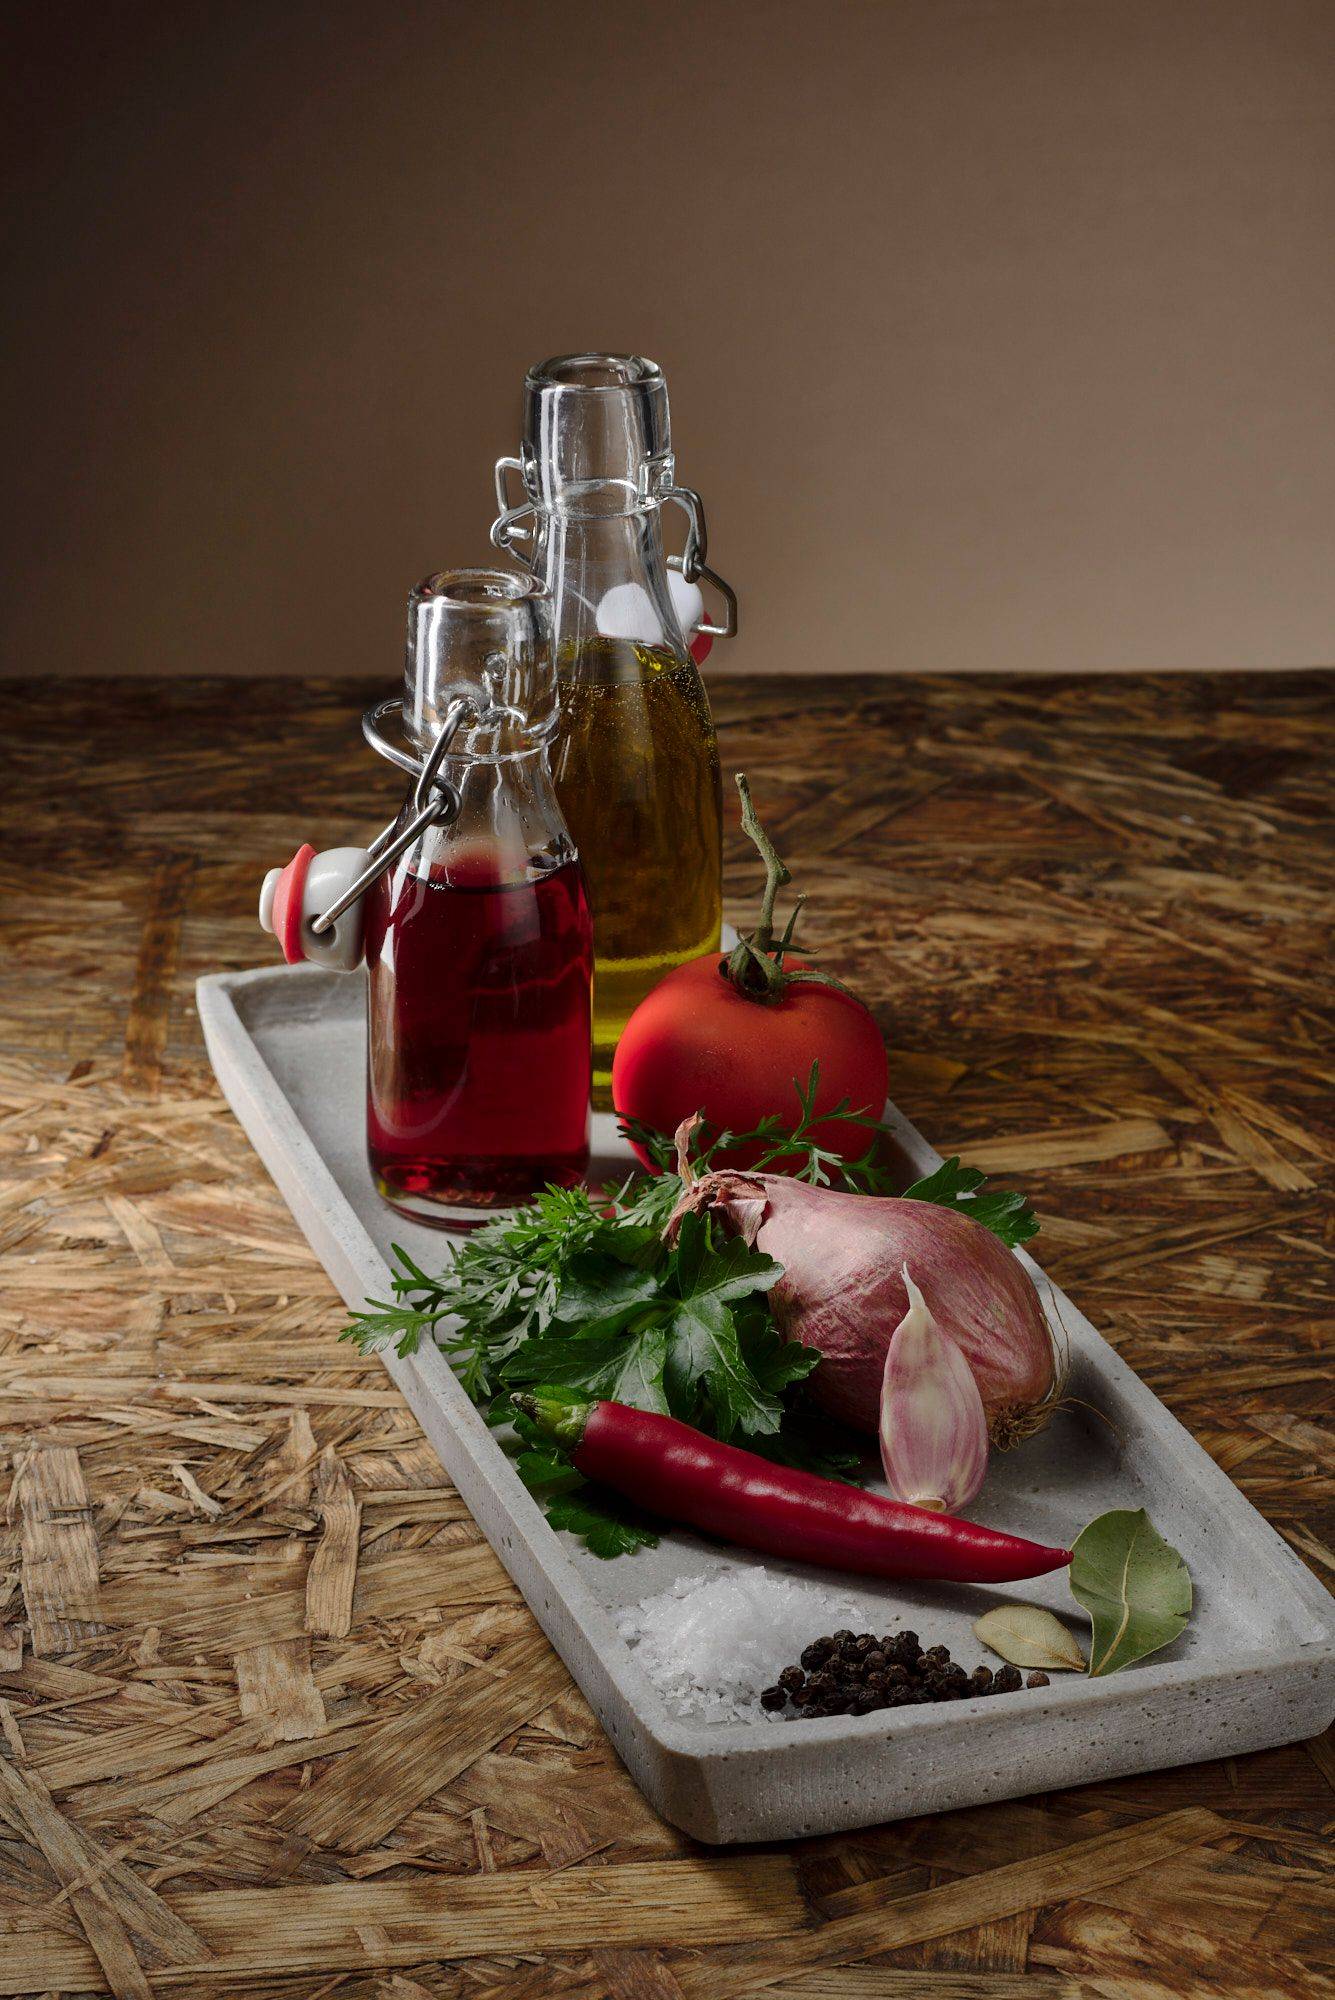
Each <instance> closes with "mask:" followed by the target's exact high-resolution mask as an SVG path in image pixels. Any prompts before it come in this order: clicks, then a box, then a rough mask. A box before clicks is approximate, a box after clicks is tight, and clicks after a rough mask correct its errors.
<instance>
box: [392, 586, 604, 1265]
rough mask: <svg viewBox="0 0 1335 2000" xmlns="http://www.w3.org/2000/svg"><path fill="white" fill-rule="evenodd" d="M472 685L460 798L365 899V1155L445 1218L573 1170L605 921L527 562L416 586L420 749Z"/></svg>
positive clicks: (445, 767) (457, 789)
mask: <svg viewBox="0 0 1335 2000" xmlns="http://www.w3.org/2000/svg"><path fill="white" fill-rule="evenodd" d="M461 699H462V700H465V701H467V702H468V703H469V704H470V706H469V708H468V711H467V717H466V721H465V722H464V723H463V724H462V725H461V726H459V727H458V729H457V731H456V734H455V735H454V736H453V738H452V739H451V741H450V743H449V745H448V747H447V750H446V752H445V754H444V756H443V759H442V761H441V763H440V765H439V767H438V776H439V778H440V779H441V780H443V781H444V786H445V787H446V788H447V789H446V790H445V791H444V792H443V793H442V796H443V797H444V798H445V799H446V800H448V801H449V802H450V803H451V804H453V803H454V802H455V801H457V810H456V811H455V812H454V813H453V816H452V817H450V818H448V819H447V820H445V821H442V822H437V823H435V824H432V825H429V826H428V827H426V829H425V830H424V832H423V833H422V834H421V835H420V837H419V838H418V839H417V840H416V841H415V842H414V843H413V844H412V845H411V846H410V847H408V848H407V850H406V851H405V852H404V853H403V854H402V855H401V856H400V857H399V859H398V860H397V861H396V862H395V863H394V864H393V866H392V867H390V868H389V869H388V870H387V871H386V872H385V873H384V874H382V875H381V876H380V877H379V879H378V880H377V881H375V882H374V883H373V884H372V885H371V887H370V888H369V889H368V890H367V892H366V899H365V901H366V909H365V951H366V965H367V974H368V983H367V1006H368V1036H367V1045H368V1060H367V1148H368V1152H369V1156H370V1163H371V1171H372V1174H373V1176H374V1179H375V1184H376V1187H377V1189H378V1191H379V1193H380V1194H381V1195H382V1197H383V1198H384V1199H385V1200H386V1201H387V1202H389V1204H390V1205H391V1206H392V1207H393V1208H396V1209H398V1210H399V1211H400V1212H401V1213H402V1214H405V1215H410V1216H412V1217H413V1218H414V1219H416V1220H418V1221H422V1222H434V1223H439V1224H441V1225H443V1226H445V1227H460V1226H465V1227H466V1226H468V1225H469V1224H471V1223H475V1222H477V1221H478V1220H480V1219H482V1213H485V1211H487V1210H489V1209H494V1208H498V1207H505V1206H509V1205H510V1204H512V1203H516V1202H521V1201H524V1200H527V1199H528V1198H530V1197H531V1196H532V1195H534V1194H535V1193H537V1192H538V1191H539V1190H540V1189H541V1188H543V1187H544V1186H546V1185H547V1184H548V1183H549V1182H555V1183H557V1184H558V1185H560V1186H570V1185H573V1184H574V1183H575V1182H577V1181H578V1180H579V1179H580V1178H581V1177H582V1175H583V1173H584V1169H585V1167H586V1165H587V1162H588V1143H589V1087H590V980H591V974H592V933H591V927H590V920H589V911H588V903H587V899H586V895H585V888H584V881H583V875H582V871H581V868H580V863H579V856H578V852H577V849H576V846H575V843H574V841H573V840H572V839H571V837H570V833H569V831H568V829H567V827H566V823H565V820H564V818H563V817H562V814H561V809H560V807H559V805H558V804H557V800H556V794H555V792H554V790H553V787H552V782H551V773H550V770H549V767H548V755H549V750H550V743H551V737H552V734H553V731H554V729H555V727H556V723H557V719H558V702H557V697H556V688H555V681H554V677H553V675H552V668H551V607H550V600H549V599H548V596H547V593H546V592H545V591H544V590H543V589H542V587H541V586H540V585H539V584H538V583H537V582H536V581H535V580H534V579H533V578H531V577H527V576H524V575H516V574H506V573H503V572H501V571H495V570H445V571H442V572H440V573H439V574H438V575H435V576H430V577H428V578H427V579H426V581H425V582H424V583H422V584H421V585H419V587H418V588H417V589H416V590H415V591H414V592H413V594H412V596H411V597H410V599H409V603H408V665H407V674H406V687H405V699H404V703H403V721H404V728H405V733H406V735H407V737H408V739H409V742H410V744H411V745H412V748H413V750H414V751H415V752H416V754H417V755H418V756H420V757H425V756H426V754H427V753H428V752H429V751H430V750H431V748H432V747H433V745H434V744H435V743H436V741H437V739H438V737H439V736H440V734H441V730H442V727H443V726H447V722H448V719H450V718H451V717H452V714H453V711H452V708H451V705H452V704H453V703H455V702H457V701H459V700H461ZM413 811H414V807H413V804H412V802H411V801H410V802H409V803H408V804H406V805H405V807H404V810H403V814H402V815H401V816H400V820H399V822H398V826H399V828H400V829H401V828H403V827H406V825H407V824H408V821H409V819H410V818H411V817H412V814H413ZM480 1212H481V1213H480Z"/></svg>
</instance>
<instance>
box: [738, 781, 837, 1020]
mask: <svg viewBox="0 0 1335 2000" xmlns="http://www.w3.org/2000/svg"><path fill="white" fill-rule="evenodd" d="M736 780H737V790H738V793H739V794H740V796H741V801H742V832H743V833H744V834H746V835H747V837H748V839H750V840H751V841H752V842H753V844H754V846H755V848H756V851H757V852H758V854H759V855H760V858H761V860H762V861H763V862H764V864H765V893H764V895H763V896H762V897H761V899H760V921H759V923H758V924H757V925H756V927H755V929H754V930H753V931H747V932H745V933H744V934H743V935H742V936H741V937H739V938H738V940H737V943H736V944H735V945H734V946H733V948H732V950H731V951H730V952H729V953H728V955H727V957H726V958H722V959H720V960H719V971H720V973H721V974H722V976H723V977H724V978H725V979H728V980H730V981H731V982H732V984H733V986H735V987H736V989H737V991H738V992H739V993H741V994H744V995H745V997H746V998H747V999H748V1000H756V1001H759V1002H760V1004H761V1005H762V1006H771V1007H772V1006H773V1005H774V1004H775V1003H776V1002H777V1001H779V1000H782V998H783V996H784V994H785V992H786V991H787V989H788V987H789V986H790V985H791V984H793V982H794V981H796V980H801V981H803V982H804V983H805V984H807V985H812V986H833V987H834V989H835V991H836V992H838V993H846V992H847V991H848V988H847V987H846V986H844V985H842V984H841V983H840V981H839V980H837V979H834V978H832V977H831V975H830V974H829V973H828V972H817V971H815V970H813V969H812V968H811V967H810V966H806V967H803V968H801V969H800V970H798V971H796V972H789V971H788V970H786V968H785V966H784V962H783V961H784V954H785V953H786V952H788V951H791V950H792V949H793V932H794V930H795V928H796V925H797V919H798V915H799V913H800V911H801V908H802V905H803V904H804V903H805V902H806V897H805V896H799V897H798V898H797V901H796V902H795V903H794V905H793V909H792V912H791V914H790V916H789V918H788V922H787V923H786V924H785V926H784V929H783V935H782V936H781V937H780V939H779V941H778V943H777V944H776V943H775V941H774V904H775V899H776V898H777V896H778V893H779V891H780V889H782V888H785V887H786V886H787V884H788V883H789V882H791V881H792V879H793V878H792V875H791V874H790V872H789V870H788V867H787V864H786V863H785V862H784V861H783V860H782V859H781V858H780V856H779V853H778V850H777V849H776V847H775V845H774V842H773V841H772V840H771V839H770V837H769V835H768V834H767V833H766V831H765V829H764V827H763V826H762V825H761V823H760V819H759V816H758V814H757V812H756V809H755V804H754V802H753V800H752V798H751V787H750V785H749V784H748V783H747V777H746V773H745V771H738V772H737V773H736Z"/></svg>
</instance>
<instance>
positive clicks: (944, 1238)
mask: <svg viewBox="0 0 1335 2000" xmlns="http://www.w3.org/2000/svg"><path fill="white" fill-rule="evenodd" d="M692 1210H694V1211H698V1212H705V1211H707V1212H709V1213H710V1214H714V1215H718V1216H720V1217H721V1218H723V1219H724V1220H725V1221H726V1222H727V1223H728V1224H729V1225H730V1226H731V1228H732V1229H733V1230H734V1232H735V1233H736V1234H738V1235H740V1236H742V1237H744V1238H745V1239H746V1241H747V1242H748V1243H754V1244H755V1245H756V1247H757V1249H760V1250H763V1251H765V1252H766V1254H767V1255H768V1256H771V1257H773V1258H774V1259H775V1260H776V1261H777V1262H778V1263H780V1264H782V1265H783V1271H784V1274H783V1277H782V1278H781V1279H780V1280H779V1282H778V1284H777V1285H776V1286H775V1287H774V1289H773V1291H772V1292H771V1293H770V1295H769V1297H770V1305H771V1308H772V1310H773V1313H774V1317H775V1319H776V1321H777V1322H778V1325H779V1327H780V1329H781V1330H782V1332H783V1333H784V1334H785V1335H786V1336H787V1338H788V1339H789V1340H800V1341H801V1342H803V1344H804V1345H805V1346H807V1347H815V1348H817V1349H819V1351H820V1353H821V1354H822V1355H823V1356H824V1359H823V1360H822V1362H821V1364H820V1366H819V1367H818V1368H817V1369H816V1370H815V1372H814V1373H813V1374H812V1375H811V1376H810V1378H809V1381H808V1388H809V1390H810V1393H811V1396H812V1399H813V1400H814V1401H815V1402H816V1403H817V1404H818V1405H819V1406H820V1407H821V1408H822V1409H823V1410H825V1411H827V1412H828V1414H829V1415H830V1416H832V1417H837V1418H839V1419H840V1420H841V1421H842V1422H843V1423H846V1424H850V1425H852V1426H853V1428H854V1429H856V1430H862V1431H872V1432H874V1431H875V1430H876V1428H877V1424H878V1420H879V1416H880V1402H881V1383H882V1379H883V1376H884V1373H885V1352H886V1348H887V1347H888V1346H889V1344H890V1337H891V1335H892V1334H893V1333H894V1331H895V1328H896V1327H897V1326H898V1325H899V1322H900V1321H901V1320H902V1319H903V1317H904V1315H905V1313H906V1312H907V1310H908V1306H909V1298H908V1293H907V1290H906V1289H905V1285H904V1277H903V1267H904V1265H905V1264H906V1263H907V1264H908V1265H909V1267H910V1269H911V1270H912V1272H913V1275H914V1277H915V1278H916V1279H917V1281H918V1283H919V1284H920V1285H921V1286H922V1289H923V1291H924V1292H925V1293H926V1294H927V1296H928V1297H929V1298H930V1299H931V1302H932V1311H933V1313H934V1314H935V1315H936V1318H937V1320H938V1321H939V1323H940V1324H941V1326H942V1327H944V1328H945V1330H946V1331H947V1332H948V1333H949V1334H950V1337H951V1339H952V1340H954V1341H955V1342H956V1344H957V1345H958V1346H959V1347H960V1349H961V1350H962V1351H963V1353H964V1356H965V1358H966V1360H967V1361H968V1363H969V1365H970V1367H971V1368H972V1370H973V1373H974V1379H975V1380H976V1381H977V1383H978V1388H979V1391H980V1393H981V1395H982V1398H983V1407H984V1409H985V1410H986V1412H987V1416H988V1423H989V1426H990V1428H991V1430H992V1434H993V1437H994V1439H997V1440H998V1441H1000V1442H1003V1443H1004V1442H1006V1441H1007V1439H1008V1436H1009V1435H1010V1431H1011V1426H1012V1423H1013V1422H1014V1421H1015V1419H1016V1418H1017V1417H1019V1418H1020V1419H1021V1421H1025V1418H1024V1413H1026V1412H1031V1411H1032V1410H1033V1409H1034V1407H1035V1406H1038V1405H1042V1404H1043V1402H1044V1399H1045V1398H1048V1397H1050V1396H1051V1394H1052V1390H1053V1384H1054V1381H1055V1378H1056V1373H1057V1368H1056V1358H1055V1355H1054V1351H1053V1342H1052V1336H1051V1334H1050V1333H1049V1331H1048V1326H1047V1322H1046V1320H1045V1319H1044V1317H1043V1307H1042V1305H1041V1303H1040V1301H1039V1296H1038V1293H1037V1291H1036V1290H1035V1288H1034V1283H1033V1280H1032V1279H1031V1278H1030V1276H1029V1273H1028V1272H1027V1271H1026V1270H1025V1269H1024V1266H1023V1265H1022V1264H1021V1263H1020V1262H1019V1260H1018V1258H1016V1257H1015V1256H1014V1255H1013V1254H1012V1252H1011V1251H1010V1250H1008V1249H1007V1248H1006V1245H1005V1244H1004V1243H1003V1242H1002V1241H1001V1240H1000V1238H999V1237H997V1236H994V1235H993V1234H992V1232H991V1230H990V1229H985V1228H984V1227H983V1225H982V1224H981V1223H979V1222H974V1221H973V1220H972V1218H971V1217H970V1216H967V1215H964V1214H963V1213H962V1212H961V1211H960V1210H959V1209H956V1208H944V1207H940V1206H938V1205H937V1204H936V1203H934V1202H926V1201H904V1200H902V1199H899V1198H897V1197H881V1196H876V1195H865V1194H836V1193H834V1192H833V1191H832V1190H830V1189H828V1188H813V1187H811V1186H810V1185H809V1184H807V1183H806V1182H803V1181H797V1180H789V1179H786V1178H785V1177H784V1176H783V1175H781V1174H743V1173H717V1174H704V1175H702V1176H701V1177H700V1179H699V1180H697V1181H695V1182H694V1183H693V1185H692V1186H690V1187H689V1188H688V1189H687V1191H686V1192H685V1194H683V1196H682V1198H681V1201H680V1202H679V1203H678V1205H677V1210H676V1213H675V1215H674V1216H673V1223H675V1222H676V1221H677V1220H678V1218H679V1217H680V1216H681V1215H683V1214H686V1213H688V1212H690V1211H692ZM671 1227H672V1224H669V1229H671ZM1028 1427H1029V1428H1033V1424H1032V1422H1030V1423H1029V1425H1028Z"/></svg>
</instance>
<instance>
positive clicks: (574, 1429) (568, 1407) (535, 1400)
mask: <svg viewBox="0 0 1335 2000" xmlns="http://www.w3.org/2000/svg"><path fill="white" fill-rule="evenodd" d="M510 1401H511V1402H512V1403H513V1405H514V1407H515V1409H516V1410H518V1411H519V1412H520V1414H521V1415H522V1416H525V1417H527V1418H528V1419H529V1422H530V1423H532V1424H534V1425H535V1426H536V1427H537V1429H538V1431H539V1432H540V1434H541V1435H542V1436H543V1437H545V1438H550V1440H551V1441H552V1443H553V1444H559V1445H564V1446H565V1448H566V1450H567V1451H578V1450H579V1447H580V1443H581V1441H582V1440H583V1437H584V1427H585V1425H586V1424H587V1423H588V1421H589V1413H590V1411H591V1410H592V1408H593V1405H592V1403H582V1402H577V1401H575V1400H574V1399H573V1398H572V1397H570V1396H563V1395H561V1394H560V1393H559V1391H557V1390H554V1389H535V1390H528V1389H516V1390H515V1391H514V1392H513V1393H512V1394H511V1397H510Z"/></svg>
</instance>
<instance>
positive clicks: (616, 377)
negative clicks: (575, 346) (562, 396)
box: [524, 354, 663, 395]
mask: <svg viewBox="0 0 1335 2000" xmlns="http://www.w3.org/2000/svg"><path fill="white" fill-rule="evenodd" d="M662 380H663V371H662V369H661V368H660V367H659V365H658V363H657V362H656V361H650V360H649V358H648V357H647V356H646V355H643V354H556V355H553V356H552V357H551V359H550V360H548V361H540V362H539V363H538V366H537V367H536V368H530V369H529V371H528V374H527V375H526V376H525V378H524V386H525V388H526V389H530V390H536V391H541V390H543V389H564V390H567V391H570V390H573V391H575V392H578V391H579V390H581V389H583V390H587V391H588V392H589V393H590V394H594V395H597V394H606V392H607V391H608V390H609V389H612V390H616V389H642V388H644V387H645V386H646V385H647V384H649V383H660V382H661V381H662Z"/></svg>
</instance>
